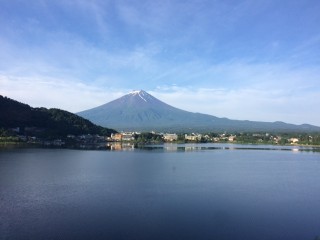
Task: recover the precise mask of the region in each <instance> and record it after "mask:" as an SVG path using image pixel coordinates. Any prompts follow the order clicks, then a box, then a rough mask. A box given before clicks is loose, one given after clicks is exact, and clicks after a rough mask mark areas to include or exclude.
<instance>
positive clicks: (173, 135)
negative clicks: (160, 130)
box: [163, 133, 178, 142]
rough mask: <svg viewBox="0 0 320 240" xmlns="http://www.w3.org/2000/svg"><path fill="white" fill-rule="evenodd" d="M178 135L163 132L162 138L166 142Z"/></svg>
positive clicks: (176, 137) (175, 139) (174, 139)
mask: <svg viewBox="0 0 320 240" xmlns="http://www.w3.org/2000/svg"><path fill="white" fill-rule="evenodd" d="M177 139H178V135H177V134H175V133H165V134H163V140H164V141H166V142H173V141H177Z"/></svg>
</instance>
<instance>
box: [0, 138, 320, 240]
mask: <svg viewBox="0 0 320 240" xmlns="http://www.w3.org/2000/svg"><path fill="white" fill-rule="evenodd" d="M120 149H121V148H120ZM318 236H320V153H319V149H317V148H311V147H310V148H308V147H296V146H285V147H281V146H263V145H256V146H255V145H236V144H234V145H227V144H182V145H177V144H165V145H152V146H145V147H143V148H140V149H134V148H131V147H125V148H123V149H122V150H120V151H110V150H109V151H106V150H100V151H98V150H69V149H37V148H34V149H32V148H21V149H17V148H11V149H2V150H0V239H183V240H185V239H218V240H224V239H248V240H249V239H253V240H263V239H266V240H270V239H279V240H284V239H290V240H293V239H301V240H309V239H310V240H314V239H316V238H317V237H318Z"/></svg>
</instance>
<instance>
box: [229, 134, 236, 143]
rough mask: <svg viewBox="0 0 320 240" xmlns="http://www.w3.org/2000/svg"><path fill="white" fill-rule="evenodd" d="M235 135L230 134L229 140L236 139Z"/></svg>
mask: <svg viewBox="0 0 320 240" xmlns="http://www.w3.org/2000/svg"><path fill="white" fill-rule="evenodd" d="M236 137H237V136H234V135H231V136H229V137H228V141H229V142H233V141H234V140H235V139H236Z"/></svg>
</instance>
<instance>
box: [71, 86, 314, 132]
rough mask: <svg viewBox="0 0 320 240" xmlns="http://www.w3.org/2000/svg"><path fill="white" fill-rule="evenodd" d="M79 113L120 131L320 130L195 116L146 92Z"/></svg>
mask: <svg viewBox="0 0 320 240" xmlns="http://www.w3.org/2000/svg"><path fill="white" fill-rule="evenodd" d="M77 114H78V115H79V116H81V117H84V118H86V119H89V120H90V121H92V122H94V123H95V124H98V125H101V126H107V127H109V128H114V129H117V130H118V131H153V130H154V131H165V132H170V131H171V132H172V131H175V132H209V131H251V132H252V131H270V132H271V131H277V132H312V131H317V132H319V131H320V127H316V126H312V125H309V124H302V125H294V124H287V123H283V122H256V121H241V120H230V119H227V118H218V117H215V116H211V115H207V114H201V113H192V112H188V111H184V110H181V109H178V108H175V107H173V106H170V105H168V104H166V103H164V102H162V101H160V100H159V99H157V98H155V97H153V96H152V95H150V94H148V93H147V92H145V91H143V90H140V91H132V92H130V93H128V94H126V95H124V96H122V97H120V98H118V99H116V100H113V101H111V102H109V103H106V104H104V105H101V106H98V107H96V108H92V109H89V110H86V111H82V112H79V113H77Z"/></svg>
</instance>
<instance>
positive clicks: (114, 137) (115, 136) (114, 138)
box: [111, 133, 122, 142]
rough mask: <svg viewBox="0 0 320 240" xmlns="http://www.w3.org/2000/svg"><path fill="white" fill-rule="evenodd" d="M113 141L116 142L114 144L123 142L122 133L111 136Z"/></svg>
mask: <svg viewBox="0 0 320 240" xmlns="http://www.w3.org/2000/svg"><path fill="white" fill-rule="evenodd" d="M111 140H112V141H114V142H121V140H122V134H121V133H112V134H111Z"/></svg>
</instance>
